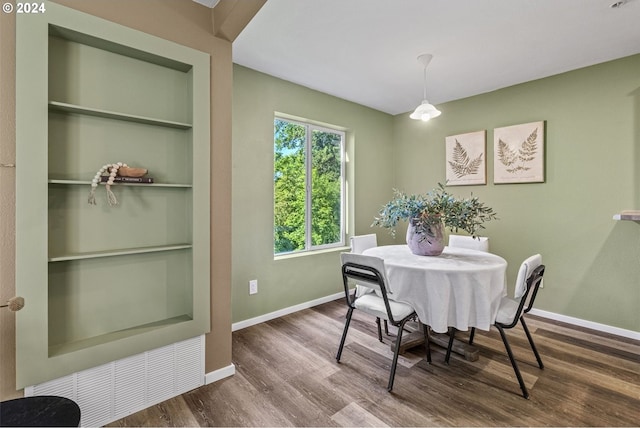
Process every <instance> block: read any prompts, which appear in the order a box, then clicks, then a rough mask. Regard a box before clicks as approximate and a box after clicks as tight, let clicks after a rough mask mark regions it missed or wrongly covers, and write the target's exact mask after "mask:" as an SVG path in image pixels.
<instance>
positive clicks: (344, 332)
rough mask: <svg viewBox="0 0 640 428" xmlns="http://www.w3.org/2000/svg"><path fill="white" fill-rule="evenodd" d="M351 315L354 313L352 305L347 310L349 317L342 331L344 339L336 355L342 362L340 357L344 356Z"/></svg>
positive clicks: (341, 340) (337, 359) (338, 360)
mask: <svg viewBox="0 0 640 428" xmlns="http://www.w3.org/2000/svg"><path fill="white" fill-rule="evenodd" d="M351 315H353V308H351V307H350V308H349V311H348V312H347V319H346V320H345V322H344V331H343V332H342V339H340V346H339V347H338V354H337V355H336V361H337V362H340V357H341V356H342V348H343V347H344V341H345V339H346V338H347V331H348V330H349V324H350V323H351Z"/></svg>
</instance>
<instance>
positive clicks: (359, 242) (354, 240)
mask: <svg viewBox="0 0 640 428" xmlns="http://www.w3.org/2000/svg"><path fill="white" fill-rule="evenodd" d="M377 246H378V236H377V235H376V234H375V233H370V234H368V235H356V236H352V237H351V252H352V253H354V254H362V253H363V252H364V251H365V250H368V249H369V248H375V247H377ZM356 293H358V284H356ZM376 325H377V327H378V340H379V341H380V342H382V327H381V326H380V318H376ZM384 334H386V335H387V336H389V323H388V322H387V320H384Z"/></svg>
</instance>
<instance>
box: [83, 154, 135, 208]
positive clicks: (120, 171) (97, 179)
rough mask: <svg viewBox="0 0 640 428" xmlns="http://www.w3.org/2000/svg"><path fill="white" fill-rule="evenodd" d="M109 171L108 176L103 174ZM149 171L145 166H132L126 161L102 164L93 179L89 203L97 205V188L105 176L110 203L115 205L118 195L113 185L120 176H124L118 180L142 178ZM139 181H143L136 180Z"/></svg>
mask: <svg viewBox="0 0 640 428" xmlns="http://www.w3.org/2000/svg"><path fill="white" fill-rule="evenodd" d="M104 173H108V174H109V175H108V176H103V175H102V174H104ZM146 173H147V170H146V169H144V168H131V167H129V166H128V165H127V164H126V163H122V162H117V163H108V164H105V165H102V167H101V168H100V169H99V170H98V172H96V175H95V176H94V177H93V180H91V192H90V193H89V204H90V205H96V189H97V187H98V184H99V183H103V182H105V181H104V178H106V184H105V188H106V189H107V202H109V205H111V206H114V205H118V200H117V199H116V195H115V194H114V193H113V191H112V190H111V185H112V184H113V183H114V182H116V179H117V178H118V176H120V177H122V178H121V179H120V180H118V181H121V182H123V181H125V182H126V181H127V180H124V179H125V178H141V177H142V176H143V175H145V174H146ZM136 182H138V183H142V181H136Z"/></svg>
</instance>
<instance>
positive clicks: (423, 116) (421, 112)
mask: <svg viewBox="0 0 640 428" xmlns="http://www.w3.org/2000/svg"><path fill="white" fill-rule="evenodd" d="M432 59H433V55H431V54H422V55H420V56H418V62H419V63H420V64H422V65H424V96H423V97H422V104H420V105H419V106H418V107H416V109H415V110H414V112H413V113H411V115H410V116H409V117H410V118H411V119H415V120H422V121H423V122H426V121H428V120H430V119H433V118H434V117H438V116H440V115H441V114H442V112H441V111H440V110H438V109H437V108H435V107H434V106H433V105H431V104H429V101H427V66H428V65H429V63H430V62H431V60H432Z"/></svg>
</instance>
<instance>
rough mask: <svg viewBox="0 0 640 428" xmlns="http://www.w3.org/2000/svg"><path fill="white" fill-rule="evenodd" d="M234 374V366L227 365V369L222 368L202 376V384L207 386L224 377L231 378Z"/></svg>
mask: <svg viewBox="0 0 640 428" xmlns="http://www.w3.org/2000/svg"><path fill="white" fill-rule="evenodd" d="M234 374H236V366H235V365H233V364H230V365H228V366H227V367H223V368H221V369H218V370H214V371H212V372H209V373H207V374H205V375H204V384H205V385H209V384H210V383H213V382H217V381H219V380H222V379H224V378H226V377H229V376H233V375H234Z"/></svg>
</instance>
